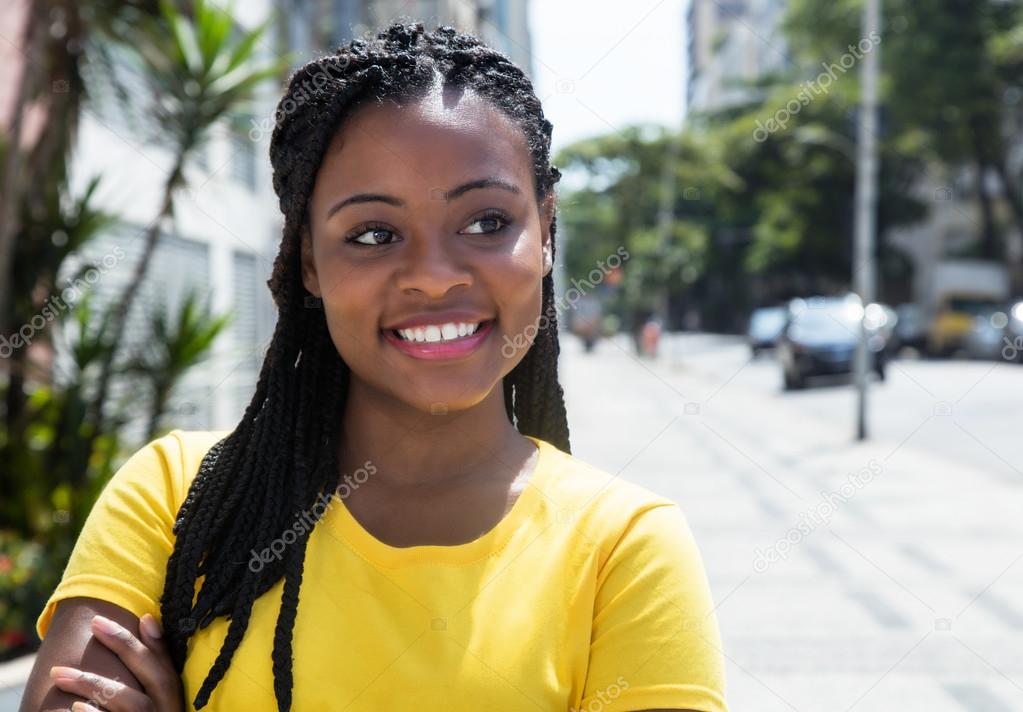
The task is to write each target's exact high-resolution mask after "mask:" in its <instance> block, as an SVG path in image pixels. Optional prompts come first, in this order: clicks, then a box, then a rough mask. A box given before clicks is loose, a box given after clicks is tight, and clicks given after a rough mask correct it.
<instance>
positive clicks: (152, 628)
mask: <svg viewBox="0 0 1023 712" xmlns="http://www.w3.org/2000/svg"><path fill="white" fill-rule="evenodd" d="M141 623H142V626H143V627H144V628H145V629H146V635H148V636H149V637H150V638H159V637H160V636H161V635H162V634H161V633H160V624H159V623H157V622H156V618H154V617H153V616H151V615H150V614H148V613H146V614H143V616H142V621H141Z"/></svg>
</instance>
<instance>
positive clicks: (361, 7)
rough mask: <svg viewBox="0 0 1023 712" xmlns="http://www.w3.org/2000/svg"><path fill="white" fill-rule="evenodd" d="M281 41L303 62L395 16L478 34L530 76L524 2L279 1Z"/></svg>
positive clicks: (424, 0)
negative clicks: (282, 38) (281, 24)
mask: <svg viewBox="0 0 1023 712" xmlns="http://www.w3.org/2000/svg"><path fill="white" fill-rule="evenodd" d="M280 4H281V7H282V10H283V12H282V23H283V33H284V36H285V42H286V44H287V46H288V47H289V48H291V50H292V51H293V52H295V53H296V55H297V57H296V62H297V63H299V64H301V63H302V62H304V61H306V60H307V59H309V58H311V57H312V56H314V55H315V54H317V53H320V52H326V51H330V50H332V49H333V48H334V47H336V46H338V45H339V44H341V43H342V42H345V41H347V40H350V39H352V38H353V37H358V36H362V35H364V34H365V33H366V32H370V31H374V30H376V29H379V28H380V27H383V26H386V25H387V24H389V23H390V22H392V21H393V20H395V19H398V18H405V19H409V20H417V21H421V22H422V23H423V24H424V25H425V26H426V28H427V29H432V28H434V27H437V26H439V25H451V26H452V27H455V28H457V29H459V30H461V31H463V32H471V33H473V34H477V35H479V36H480V37H482V38H483V39H484V40H486V42H487V43H488V44H490V45H491V46H493V47H495V48H497V49H498V50H500V51H501V52H503V53H505V54H506V55H508V57H509V58H510V59H511V60H512V61H513V62H515V63H516V64H518V65H519V66H520V67H522V68H523V69H524V70H525V71H526V73H527V74H529V75H532V74H533V55H532V42H531V40H530V34H529V25H528V18H527V14H528V13H527V11H528V7H529V3H528V2H527V0H282V2H281V3H280Z"/></svg>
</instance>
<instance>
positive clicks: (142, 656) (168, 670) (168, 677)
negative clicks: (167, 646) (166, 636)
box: [92, 616, 181, 709]
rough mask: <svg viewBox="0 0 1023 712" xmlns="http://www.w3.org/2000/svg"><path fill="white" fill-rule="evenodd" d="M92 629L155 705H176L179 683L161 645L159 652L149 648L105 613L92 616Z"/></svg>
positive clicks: (172, 706)
mask: <svg viewBox="0 0 1023 712" xmlns="http://www.w3.org/2000/svg"><path fill="white" fill-rule="evenodd" d="M92 630H93V633H95V635H96V638H97V639H98V640H99V641H100V642H101V643H103V645H105V646H106V647H108V648H110V650H112V651H113V652H114V653H115V654H116V655H117V657H119V658H120V659H121V662H123V663H124V665H125V667H127V668H128V670H130V671H131V673H132V674H133V675H135V677H136V679H138V681H139V682H140V683H142V687H143V688H144V689H145V691H146V694H147V695H148V696H149V697H150V699H152V701H153V702H154V703H155V704H156V706H157V709H177V708H178V707H179V704H178V703H179V701H180V699H181V693H180V689H181V683H180V680H179V678H178V675H177V672H176V671H175V670H174V667H173V666H172V665H171V663H170V658H169V657H168V656H167V655H166V654H165V650H163V647H162V646H161V651H160V652H157V651H154V650H151V649H150V648H149V647H148V646H146V645H145V644H144V643H143V642H142V641H141V640H139V639H138V638H136V637H135V636H134V635H132V632H131V631H130V630H128V629H127V628H125V627H124V626H122V625H120V624H119V623H117V622H116V621H112V620H110V619H109V618H106V617H104V616H94V617H93V619H92Z"/></svg>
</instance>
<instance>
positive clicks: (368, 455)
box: [338, 379, 534, 492]
mask: <svg viewBox="0 0 1023 712" xmlns="http://www.w3.org/2000/svg"><path fill="white" fill-rule="evenodd" d="M338 447H339V451H340V452H339V456H338V464H339V467H340V473H339V475H340V477H342V478H344V477H345V475H346V474H350V473H352V472H354V471H355V470H357V469H358V468H360V467H363V466H364V465H365V463H366V461H367V460H368V461H370V462H371V463H372V464H373V466H374V467H375V468H376V470H375V472H374V474H373V480H374V483H375V485H374V486H375V487H382V488H386V489H394V490H403V491H407V492H416V491H423V492H426V491H430V490H437V489H446V488H448V487H453V486H457V485H459V484H463V483H465V482H467V481H469V480H471V479H473V478H474V477H476V476H482V477H486V476H487V473H488V472H493V471H494V470H496V469H500V468H501V463H502V462H508V461H509V455H510V454H513V453H526V454H528V453H530V452H531V450H532V449H533V447H534V446H533V445H532V444H531V443H529V442H528V441H527V440H526V439H525V438H524V437H523V436H522V435H520V434H519V432H518V431H517V430H516V429H515V427H514V426H513V425H512V424H511V423H510V422H509V421H508V416H507V414H506V412H505V405H504V390H503V388H502V385H501V383H500V382H498V384H497V385H496V386H495V387H494V388H493V389H492V390H491V392H490V393H489V394H488V395H487V397H486V398H484V399H483V400H482V401H480V402H479V403H477V404H476V405H474V406H472V407H470V408H467V409H464V410H461V411H457V412H448V413H437V414H431V413H429V412H425V413H424V412H423V411H421V410H418V409H416V408H414V407H412V406H410V405H408V404H407V403H403V402H401V401H398V400H396V399H394V398H393V397H391V396H390V395H388V394H384V393H381V392H379V391H375V390H372V389H370V388H369V387H368V386H367V385H366V384H365V383H363V382H361V381H358V380H357V379H352V382H351V385H350V388H349V393H348V399H347V402H346V405H345V414H344V420H343V423H342V426H341V434H340V438H339V443H338Z"/></svg>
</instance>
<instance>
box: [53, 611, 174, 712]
mask: <svg viewBox="0 0 1023 712" xmlns="http://www.w3.org/2000/svg"><path fill="white" fill-rule="evenodd" d="M92 632H93V635H94V636H95V637H96V639H97V640H98V641H99V642H101V643H102V644H103V645H105V646H106V647H107V648H109V649H110V650H112V651H113V652H114V654H115V655H117V657H119V658H120V659H121V662H122V663H124V666H125V667H126V668H128V669H129V670H130V671H131V672H132V674H133V675H134V676H135V678H136V679H137V680H138V681H139V683H141V685H142V688H143V689H144V690H145V693H144V694H143V693H142V692H139V691H137V690H134V689H132V688H131V687H128V686H127V685H125V684H123V683H122V682H120V681H118V680H111V679H110V678H108V677H101V676H100V675H96V674H94V673H90V672H85V671H84V670H78V669H77V668H71V667H64V666H61V665H55V666H54V667H52V668H50V678H51V679H52V680H53V684H54V685H55V686H56V687H58V688H60V689H61V690H63V691H64V692H69V693H71V694H73V695H78V696H80V697H83V698H85V699H86V700H88V702H75V703H74V704H72V705H71V709H72V710H73V711H74V712H99V710H100V708H102V709H105V710H109V711H110V712H142V711H145V712H182V711H183V710H184V709H185V705H184V701H183V693H182V690H181V680H180V678H179V677H178V674H177V672H176V671H175V669H174V665H173V663H172V662H171V659H170V655H169V654H168V652H167V646H166V644H165V643H164V640H163V637H162V635H161V632H160V624H159V623H157V622H156V619H155V618H153V617H152V616H151V615H149V614H148V613H146V614H144V615H143V616H142V618H141V619H140V620H139V633H140V636H141V638H142V639H141V640H140V639H139V638H136V637H135V636H134V635H132V633H131V631H130V630H128V629H127V628H125V627H123V626H121V625H119V624H118V623H115V622H114V621H112V620H110V619H109V618H105V617H103V616H94V617H93V619H92Z"/></svg>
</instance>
